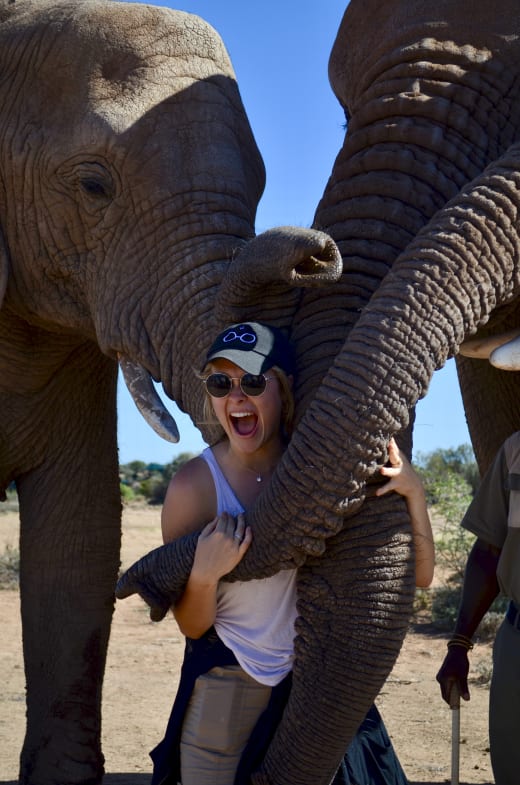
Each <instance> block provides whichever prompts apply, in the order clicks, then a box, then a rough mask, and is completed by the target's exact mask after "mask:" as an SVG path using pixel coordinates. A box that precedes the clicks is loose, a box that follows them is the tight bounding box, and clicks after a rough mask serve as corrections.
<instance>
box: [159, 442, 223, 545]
mask: <svg viewBox="0 0 520 785" xmlns="http://www.w3.org/2000/svg"><path fill="white" fill-rule="evenodd" d="M216 506H217V503H216V492H215V484H214V482H213V478H212V476H211V471H210V469H209V466H208V464H207V463H206V461H205V460H204V459H203V458H201V457H197V458H193V459H192V460H191V461H188V462H187V463H185V464H184V465H183V466H181V468H180V469H179V470H178V471H177V472H176V473H175V474H174V475H173V477H172V478H171V480H170V482H169V485H168V490H167V491H166V497H165V500H164V505H163V509H162V516H161V526H162V533H163V540H164V542H171V540H175V539H177V537H182V536H183V535H184V534H189V533H191V532H193V531H197V530H198V529H201V528H202V527H203V526H205V525H206V524H207V523H208V522H209V521H210V520H212V519H213V518H214V517H215V514H216Z"/></svg>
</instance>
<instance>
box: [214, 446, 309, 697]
mask: <svg viewBox="0 0 520 785" xmlns="http://www.w3.org/2000/svg"><path fill="white" fill-rule="evenodd" d="M201 457H202V458H204V460H205V461H206V463H207V464H208V466H209V468H210V471H211V474H212V477H213V481H214V483H215V489H216V493H217V514H220V513H222V512H229V513H230V515H234V516H236V515H238V513H240V512H244V508H243V507H242V505H241V504H240V502H239V501H238V499H237V497H236V496H235V494H234V492H233V489H232V488H231V486H230V485H229V483H228V481H227V480H226V478H225V477H224V475H223V474H222V471H221V469H220V467H219V465H218V463H217V461H216V459H215V456H214V455H213V452H212V450H211V448H210V447H207V448H206V449H205V450H204V452H203V453H202V455H201ZM295 619H296V570H282V571H281V572H278V573H277V574H276V575H273V576H271V577H270V578H262V579H260V580H252V581H235V582H234V583H229V582H227V581H220V583H219V586H218V589H217V615H216V618H215V622H214V626H215V629H216V631H217V634H218V636H219V638H220V639H221V640H222V641H223V643H225V644H226V646H227V647H228V648H230V649H231V651H232V652H233V654H234V655H235V657H236V658H237V660H238V662H239V663H240V665H241V667H242V668H243V669H244V670H245V671H246V673H249V675H250V676H252V677H253V678H254V679H256V681H258V682H260V684H265V685H267V686H270V687H273V686H274V685H275V684H279V682H281V681H282V679H283V678H284V677H285V676H286V675H287V674H288V673H289V671H290V670H291V669H292V662H293V657H294V620H295Z"/></svg>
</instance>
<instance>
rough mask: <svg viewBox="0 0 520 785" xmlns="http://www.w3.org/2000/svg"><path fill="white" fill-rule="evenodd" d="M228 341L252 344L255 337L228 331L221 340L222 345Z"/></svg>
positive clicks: (250, 334) (254, 341)
mask: <svg viewBox="0 0 520 785" xmlns="http://www.w3.org/2000/svg"><path fill="white" fill-rule="evenodd" d="M230 341H241V342H242V343H247V344H254V343H256V335H255V334H254V333H242V334H241V335H239V334H238V333H236V332H235V330H230V331H229V332H227V333H226V334H225V335H224V337H223V338H222V343H229V342H230Z"/></svg>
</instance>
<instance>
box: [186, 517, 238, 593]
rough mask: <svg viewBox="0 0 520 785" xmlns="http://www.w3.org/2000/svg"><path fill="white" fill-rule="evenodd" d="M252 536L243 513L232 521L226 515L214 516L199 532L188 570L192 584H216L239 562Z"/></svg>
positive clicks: (231, 518)
mask: <svg viewBox="0 0 520 785" xmlns="http://www.w3.org/2000/svg"><path fill="white" fill-rule="evenodd" d="M252 537H253V535H252V532H251V528H250V527H249V526H247V527H246V525H245V520H244V516H243V514H240V515H238V516H237V519H236V521H235V519H234V518H233V516H232V515H230V514H229V513H227V512H224V513H222V515H217V517H216V518H214V519H213V520H212V521H211V522H210V523H208V524H207V526H205V527H204V529H203V530H202V531H201V533H200V536H199V539H198V542H197V548H196V550H195V558H194V561H193V567H192V570H191V578H192V579H193V581H197V582H198V583H209V584H217V583H218V581H219V580H220V578H222V577H223V576H224V575H227V573H228V572H231V570H232V569H233V567H236V565H237V564H238V563H239V561H241V559H242V558H243V556H244V554H245V553H246V551H247V549H248V548H249V546H250V545H251V540H252Z"/></svg>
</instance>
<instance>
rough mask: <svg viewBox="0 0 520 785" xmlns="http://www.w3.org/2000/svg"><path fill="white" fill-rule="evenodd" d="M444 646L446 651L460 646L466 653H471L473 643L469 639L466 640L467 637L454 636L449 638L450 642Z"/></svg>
mask: <svg viewBox="0 0 520 785" xmlns="http://www.w3.org/2000/svg"><path fill="white" fill-rule="evenodd" d="M446 645H447V647H448V649H449V648H450V647H451V646H462V648H463V649H466V651H471V649H472V648H473V641H472V640H471V638H468V636H467V635H459V634H456V635H454V636H453V638H450V640H449V641H448V643H447V644H446Z"/></svg>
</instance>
